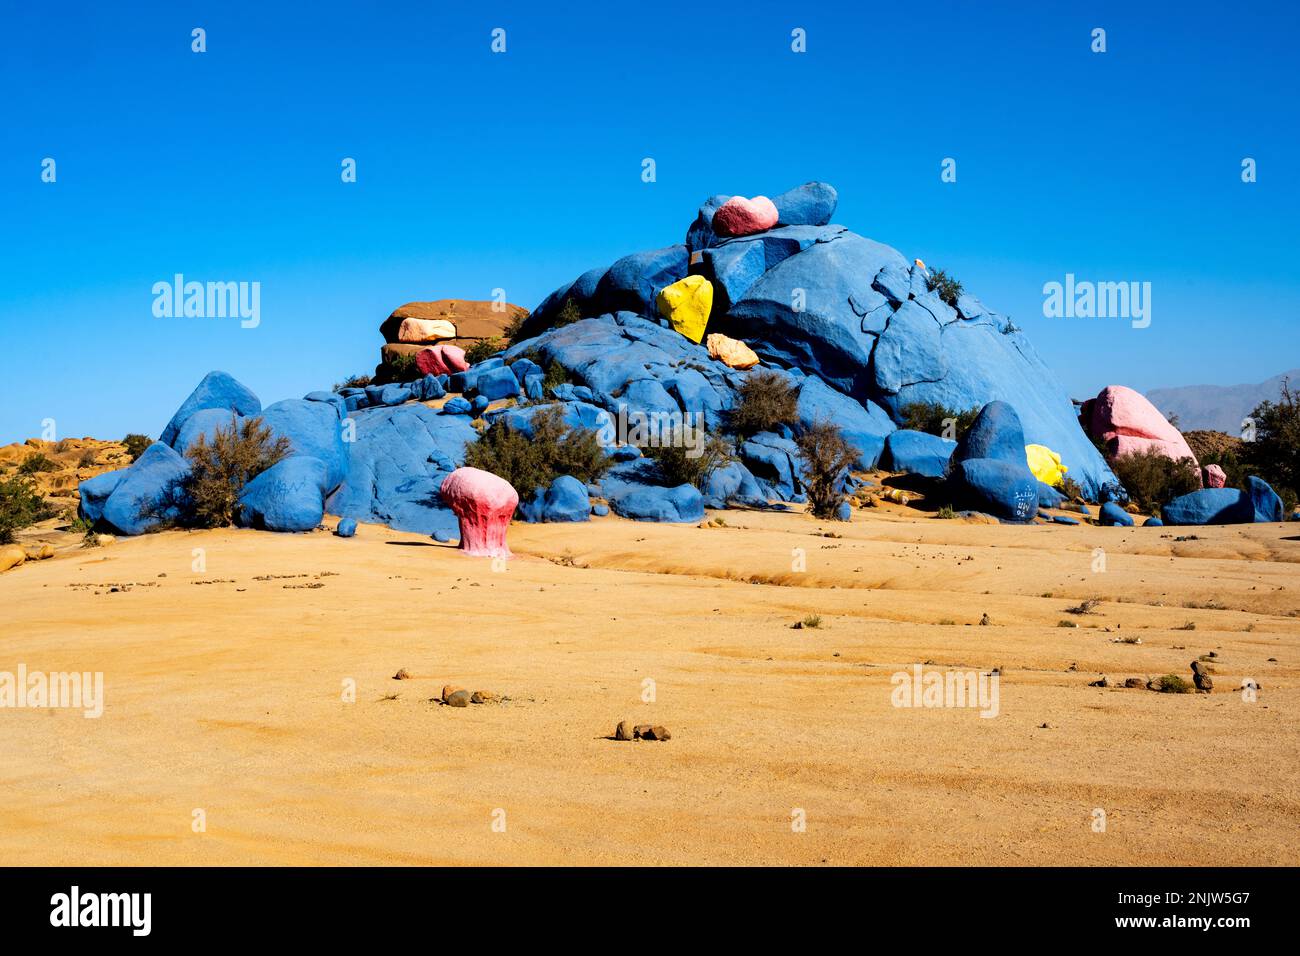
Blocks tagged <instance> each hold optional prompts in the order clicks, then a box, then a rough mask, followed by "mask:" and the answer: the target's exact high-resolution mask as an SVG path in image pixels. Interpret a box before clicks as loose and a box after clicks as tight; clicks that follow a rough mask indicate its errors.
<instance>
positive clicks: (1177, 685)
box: [1151, 674, 1192, 694]
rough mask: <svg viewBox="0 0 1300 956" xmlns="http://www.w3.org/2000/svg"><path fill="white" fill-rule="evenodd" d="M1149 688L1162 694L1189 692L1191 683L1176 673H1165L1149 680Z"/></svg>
mask: <svg viewBox="0 0 1300 956" xmlns="http://www.w3.org/2000/svg"><path fill="white" fill-rule="evenodd" d="M1151 689H1152V690H1157V691H1159V692H1160V693H1162V694H1190V693H1191V692H1192V685H1191V683H1190V682H1189V681H1187V680H1185V679H1184V678H1182V677H1179V676H1178V675H1177V674H1165V675H1164V676H1162V677H1157V678H1156V679H1155V680H1153V681H1152V682H1151Z"/></svg>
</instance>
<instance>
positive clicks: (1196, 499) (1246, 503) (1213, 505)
mask: <svg viewBox="0 0 1300 956" xmlns="http://www.w3.org/2000/svg"><path fill="white" fill-rule="evenodd" d="M1160 517H1161V518H1162V519H1164V522H1165V524H1168V525H1202V524H1250V523H1251V522H1253V521H1254V520H1255V505H1254V503H1253V502H1252V501H1251V499H1250V495H1248V494H1246V493H1244V492H1242V491H1241V490H1239V489H1237V488H1201V489H1200V490H1199V491H1193V492H1192V493H1191V494H1186V495H1182V496H1180V497H1178V498H1175V499H1174V500H1173V501H1171V502H1169V503H1168V504H1167V505H1165V506H1164V507H1163V508H1161V509H1160Z"/></svg>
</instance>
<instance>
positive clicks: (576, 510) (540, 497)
mask: <svg viewBox="0 0 1300 956" xmlns="http://www.w3.org/2000/svg"><path fill="white" fill-rule="evenodd" d="M539 490H540V489H539ZM519 516H520V517H521V518H523V519H524V520H525V521H589V520H590V519H591V500H590V499H589V498H588V497H587V486H586V485H584V484H583V483H582V482H580V481H579V480H578V479H577V478H574V477H573V476H572V475H561V476H560V477H558V478H556V479H555V480H554V481H553V482H551V487H549V488H547V489H546V490H545V492H543V493H541V494H537V495H535V496H534V497H533V498H532V499H531V500H530V501H529V502H527V503H526V504H520V505H519Z"/></svg>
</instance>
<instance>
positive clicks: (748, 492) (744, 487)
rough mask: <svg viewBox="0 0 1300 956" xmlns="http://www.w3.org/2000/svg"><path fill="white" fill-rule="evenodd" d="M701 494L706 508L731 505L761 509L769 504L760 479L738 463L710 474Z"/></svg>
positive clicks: (725, 466) (729, 463)
mask: <svg viewBox="0 0 1300 956" xmlns="http://www.w3.org/2000/svg"><path fill="white" fill-rule="evenodd" d="M700 493H701V495H702V496H703V499H704V506H705V507H706V508H725V507H727V505H729V504H737V505H744V506H749V507H760V508H761V507H764V506H765V505H766V504H767V499H766V498H765V497H764V492H763V488H762V486H761V485H760V484H759V483H758V479H756V478H755V477H754V476H753V475H752V474H751V473H750V471H749V469H748V468H746V467H745V466H744V465H742V464H741V463H740V462H738V461H732V462H728V463H727V464H725V465H723V466H722V467H721V468H718V469H716V470H714V471H712V472H710V473H709V476H708V477H707V478H706V479H705V480H704V487H703V488H702V489H701V491H700Z"/></svg>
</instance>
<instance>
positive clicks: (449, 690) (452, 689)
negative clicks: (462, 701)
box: [442, 684, 464, 704]
mask: <svg viewBox="0 0 1300 956" xmlns="http://www.w3.org/2000/svg"><path fill="white" fill-rule="evenodd" d="M461 690H464V688H462V687H457V686H456V685H455V684H445V685H443V688H442V702H443V703H444V704H446V703H448V702H449V701H450V699H451V695H452V694H455V693H458V692H460V691H461Z"/></svg>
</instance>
